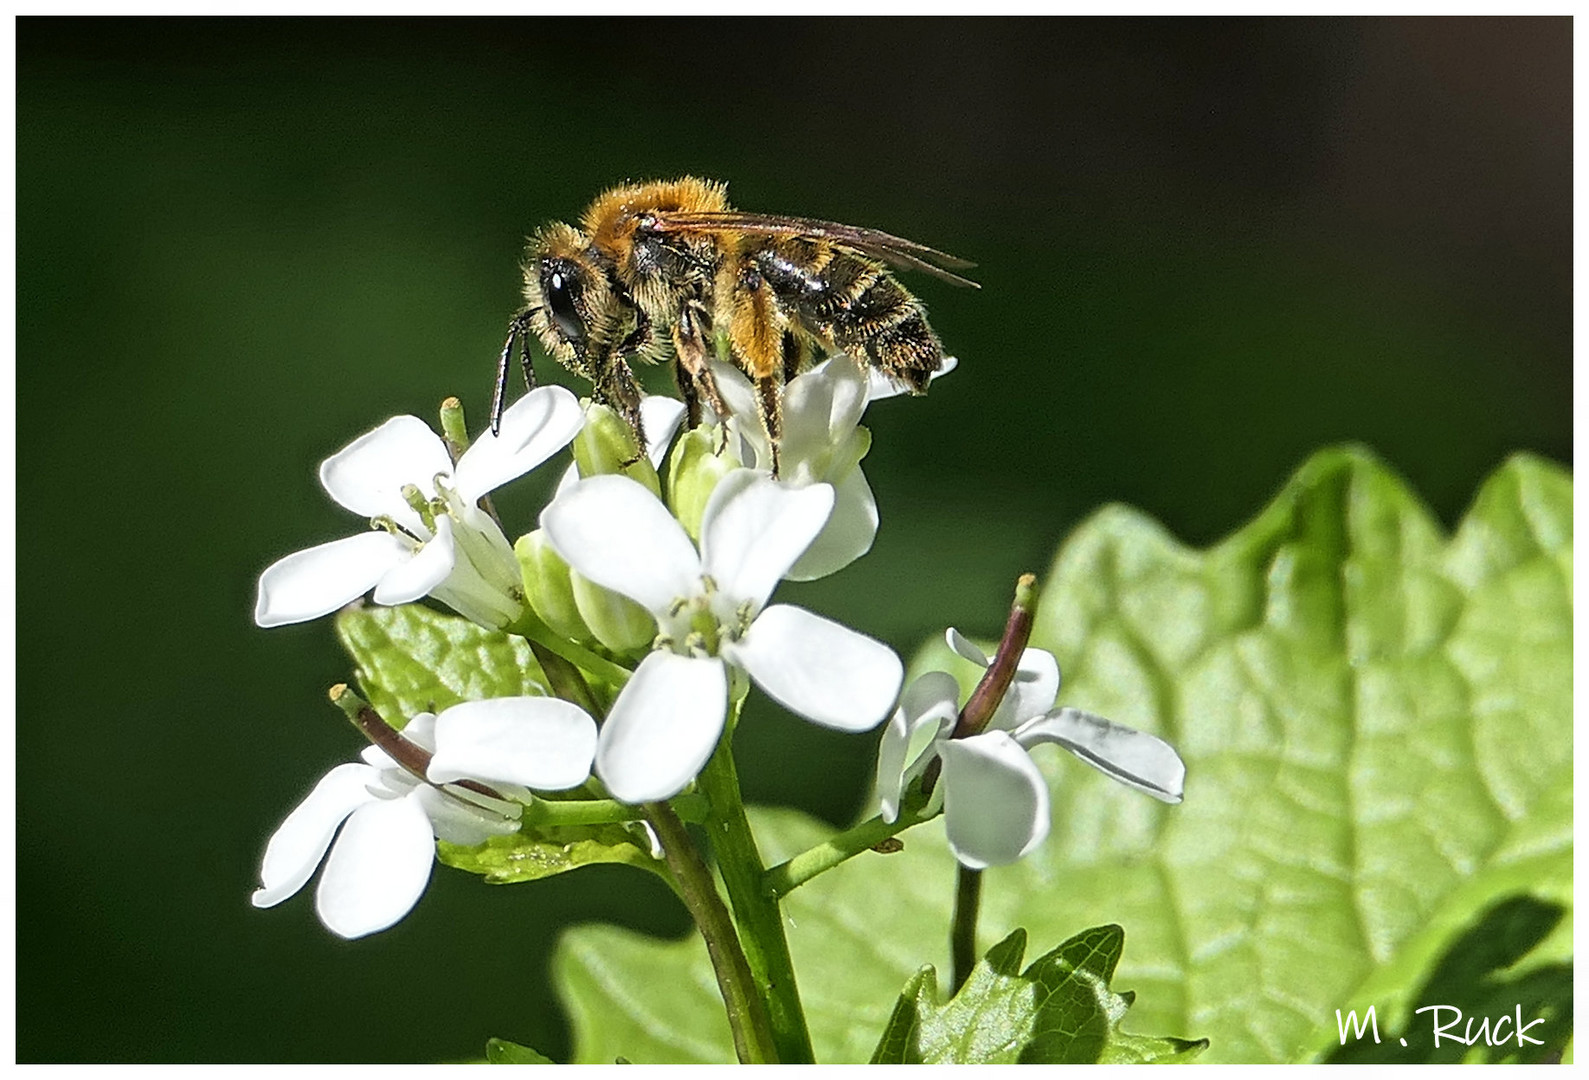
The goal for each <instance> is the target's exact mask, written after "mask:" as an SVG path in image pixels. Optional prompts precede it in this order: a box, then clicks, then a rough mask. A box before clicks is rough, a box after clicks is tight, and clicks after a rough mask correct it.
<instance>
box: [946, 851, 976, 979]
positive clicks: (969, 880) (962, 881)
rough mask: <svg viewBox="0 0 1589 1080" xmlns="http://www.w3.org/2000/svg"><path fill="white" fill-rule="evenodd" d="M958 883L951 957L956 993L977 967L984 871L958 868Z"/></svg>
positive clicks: (951, 930) (950, 945) (951, 937)
mask: <svg viewBox="0 0 1589 1080" xmlns="http://www.w3.org/2000/svg"><path fill="white" fill-rule="evenodd" d="M959 870H960V873H959V876H958V877H957V878H956V879H955V913H954V922H953V923H952V924H951V925H950V929H949V957H950V961H951V964H952V967H953V969H954V989H953V990H952V991H951V993H955V994H958V993H959V992H960V988H961V987H962V986H964V985H965V984H966V980H967V979H968V978H970V977H971V969H972V968H974V967H976V964H977V909H978V908H980V907H981V905H982V871H980V870H968V869H966V868H965V867H964V866H962V867H960V868H959Z"/></svg>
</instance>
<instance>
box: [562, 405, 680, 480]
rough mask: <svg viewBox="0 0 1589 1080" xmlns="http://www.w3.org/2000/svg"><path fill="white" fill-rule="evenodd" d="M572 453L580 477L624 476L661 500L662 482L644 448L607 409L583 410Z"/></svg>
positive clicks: (587, 407)
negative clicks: (641, 485) (582, 419)
mask: <svg viewBox="0 0 1589 1080" xmlns="http://www.w3.org/2000/svg"><path fill="white" fill-rule="evenodd" d="M573 451H574V461H575V462H576V463H577V464H578V465H579V475H580V477H581V478H584V477H589V476H608V475H614V474H616V475H618V476H627V477H628V478H629V479H631V480H634V481H636V482H638V483H640V484H644V485H645V487H646V488H647V490H649V491H650V492H651V494H653V495H655V496H657V498H661V497H662V481H661V480H659V479H658V478H657V470H656V469H655V468H654V467H653V466H652V464H651V459H650V458H648V457H647V456H646V453H645V448H644V447H642V446H640V445H639V444H638V443H637V442H635V437H634V431H633V430H631V429H630V427H629V424H628V422H627V421H625V420H624V418H623V417H621V416H619V415H618V414H617V413H615V412H613V411H612V409H610V408H608V407H607V406H605V405H597V404H595V403H592V404H590V405H587V406H586V407H585V426H584V427H582V428H580V429H579V434H578V435H575V436H574V443H573Z"/></svg>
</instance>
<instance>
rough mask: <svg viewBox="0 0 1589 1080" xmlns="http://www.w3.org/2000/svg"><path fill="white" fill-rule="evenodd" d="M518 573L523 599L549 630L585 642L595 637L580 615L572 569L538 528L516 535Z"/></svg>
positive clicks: (515, 548) (514, 551) (514, 550)
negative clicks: (526, 533) (521, 581)
mask: <svg viewBox="0 0 1589 1080" xmlns="http://www.w3.org/2000/svg"><path fill="white" fill-rule="evenodd" d="M513 554H514V555H516V556H517V557H518V561H519V573H520V576H521V578H522V580H523V582H524V599H525V600H526V601H527V602H528V603H529V605H530V610H532V611H534V612H535V614H536V615H537V616H539V617H540V620H541V621H542V622H544V623H545V624H546V625H547V626H548V627H550V628H551V629H552V631H553V632H554V633H556V634H558V635H560V636H562V637H565V638H568V639H569V640H570V641H575V642H579V643H580V644H584V643H587V642H590V641H592V640H594V639H595V635H594V634H593V633H591V630H590V627H589V626H587V625H586V624H585V620H584V619H582V618H580V616H579V605H578V603H577V602H576V601H575V599H574V584H573V581H572V579H571V575H572V574H573V571H572V570H570V569H569V568H568V564H567V563H566V562H564V561H563V560H562V558H561V557H560V556H559V555H558V554H557V552H555V551H553V550H552V545H551V544H550V543H548V542H547V540H546V533H545V532H544V531H542V530H540V529H536V530H535V531H534V532H532V533H530V534H528V535H527V536H521V537H519V541H518V543H516V544H514V545H513Z"/></svg>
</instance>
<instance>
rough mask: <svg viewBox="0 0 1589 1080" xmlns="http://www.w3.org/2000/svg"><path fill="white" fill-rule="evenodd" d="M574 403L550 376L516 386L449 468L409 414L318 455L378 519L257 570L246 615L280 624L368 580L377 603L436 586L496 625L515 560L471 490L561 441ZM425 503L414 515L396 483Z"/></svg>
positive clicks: (329, 485)
mask: <svg viewBox="0 0 1589 1080" xmlns="http://www.w3.org/2000/svg"><path fill="white" fill-rule="evenodd" d="M583 419H584V417H583V413H582V412H581V410H580V408H579V403H578V401H576V400H575V398H574V395H573V394H571V393H569V392H568V391H567V390H565V389H564V388H562V387H560V386H543V387H541V388H539V389H537V390H534V391H532V392H530V393H529V394H526V395H525V396H524V397H523V398H521V399H519V400H518V401H517V402H515V403H514V405H513V407H512V408H510V409H508V411H507V412H506V413H504V414H503V416H502V430H501V433H500V434H498V435H493V434H491V433H490V432H486V433H485V434H483V435H481V436H480V438H478V439H476V440H475V442H474V445H472V446H470V447H469V449H468V450H465V451H464V453H463V455H462V456H461V457H460V458H459V459H458V464H457V466H456V467H455V466H454V465H453V463H452V458H451V456H450V455H449V454H448V453H447V447H446V444H444V443H443V442H442V440H441V438H440V437H439V436H438V435H437V434H436V433H435V432H433V431H432V430H431V429H430V426H429V425H428V424H426V423H425V422H424V421H423V420H420V419H419V418H418V417H415V416H394V417H393V418H392V419H390V420H388V421H387V422H386V423H384V424H382V425H381V426H380V427H378V428H376V429H375V430H374V431H371V432H369V433H368V434H365V435H362V436H360V437H359V438H357V439H355V440H354V441H353V442H351V443H349V444H348V445H347V446H346V447H344V448H343V449H342V450H339V451H338V452H337V453H335V454H332V455H331V456H330V457H328V458H326V460H325V461H324V462H322V463H321V465H320V483H321V484H322V485H323V486H324V487H325V489H326V491H327V492H328V493H329V494H330V496H331V498H332V499H334V500H336V502H337V503H338V504H339V505H341V506H343V507H346V508H347V509H349V510H351V511H353V512H354V513H355V514H361V515H364V516H366V517H369V518H370V519H371V520H372V521H373V522H374V523H376V524H377V525H379V526H381V527H380V528H377V529H375V530H373V531H370V532H366V533H360V534H359V535H357V536H350V537H347V538H345V539H342V540H333V541H332V542H330V543H328V544H321V545H319V546H318V547H312V548H308V549H307V550H304V551H299V552H295V553H294V554H292V555H288V556H287V557H286V558H285V559H281V560H280V561H278V562H276V563H274V564H272V565H271V566H269V567H268V568H266V570H265V572H264V573H263V574H261V575H260V578H259V599H258V602H257V604H256V605H255V608H254V621H255V622H256V623H258V624H259V625H260V626H281V625H283V624H285V623H295V622H303V621H305V620H307V619H314V618H318V617H319V616H321V615H326V614H329V613H331V612H333V611H335V610H337V609H338V608H340V607H342V606H343V605H344V604H346V603H348V602H349V601H350V600H353V599H354V598H356V597H359V596H362V595H364V594H365V593H366V592H368V591H370V590H371V589H372V588H373V589H374V590H375V602H376V603H378V604H393V605H395V604H406V603H409V602H410V601H413V600H418V599H419V598H420V597H422V596H425V595H427V594H428V595H431V596H434V597H435V598H436V599H438V600H440V601H442V602H443V603H445V604H447V605H448V606H449V607H451V608H453V609H454V610H455V611H457V612H458V613H459V614H461V615H465V616H467V617H468V618H470V619H473V620H474V621H475V622H478V623H480V624H482V625H484V626H488V627H492V628H498V627H502V626H506V625H507V624H508V623H510V622H512V621H513V620H514V619H515V618H517V617H518V615H519V613H520V612H521V611H522V610H523V604H522V601H521V600H520V599H518V598H517V594H518V593H519V591H520V588H521V587H520V583H519V569H518V563H517V562H515V561H514V558H513V549H512V547H510V546H509V544H508V541H507V538H506V537H504V536H503V535H502V530H501V529H500V528H498V527H497V523H496V522H495V521H493V520H491V517H490V515H489V514H487V513H486V512H485V511H483V510H481V509H480V508H479V506H478V505H477V503H478V502H479V500H480V498H481V496H483V495H486V494H488V493H489V492H491V491H494V490H496V489H497V488H498V487H500V486H502V485H503V484H505V483H507V482H508V481H509V480H513V479H515V478H516V477H519V476H522V475H523V474H525V473H527V472H529V471H530V470H531V469H533V468H535V466H537V465H539V464H540V463H541V462H543V461H545V460H546V459H547V458H548V457H550V456H551V455H552V454H554V453H556V452H557V451H558V450H560V449H562V448H563V447H564V446H566V445H567V444H568V442H569V440H570V439H572V438H573V437H574V435H575V433H576V432H578V430H579V426H580V424H581V423H582V422H583ZM410 485H411V486H412V487H414V488H416V489H417V490H418V493H419V495H420V497H421V498H423V500H424V502H425V503H426V504H427V505H426V507H425V512H424V513H423V514H421V512H420V511H419V510H416V509H415V507H414V506H412V505H410V504H409V501H408V499H407V498H405V497H404V495H403V489H404V488H405V487H407V486H410Z"/></svg>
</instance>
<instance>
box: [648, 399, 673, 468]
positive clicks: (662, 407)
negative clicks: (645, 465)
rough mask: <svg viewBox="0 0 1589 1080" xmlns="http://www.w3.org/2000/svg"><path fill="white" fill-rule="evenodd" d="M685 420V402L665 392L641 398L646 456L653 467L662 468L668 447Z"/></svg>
mask: <svg viewBox="0 0 1589 1080" xmlns="http://www.w3.org/2000/svg"><path fill="white" fill-rule="evenodd" d="M683 422H684V402H682V401H680V400H678V399H677V398H670V397H668V396H667V395H665V394H647V395H646V396H645V397H643V398H641V399H640V423H641V425H642V426H644V427H645V429H646V456H647V457H648V458H650V459H651V466H652V468H656V469H660V468H662V461H663V459H664V458H666V457H667V456H668V447H669V446H671V445H672V443H673V436H674V435H676V434H677V433H678V430H679V425H680V424H681V423H683Z"/></svg>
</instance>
